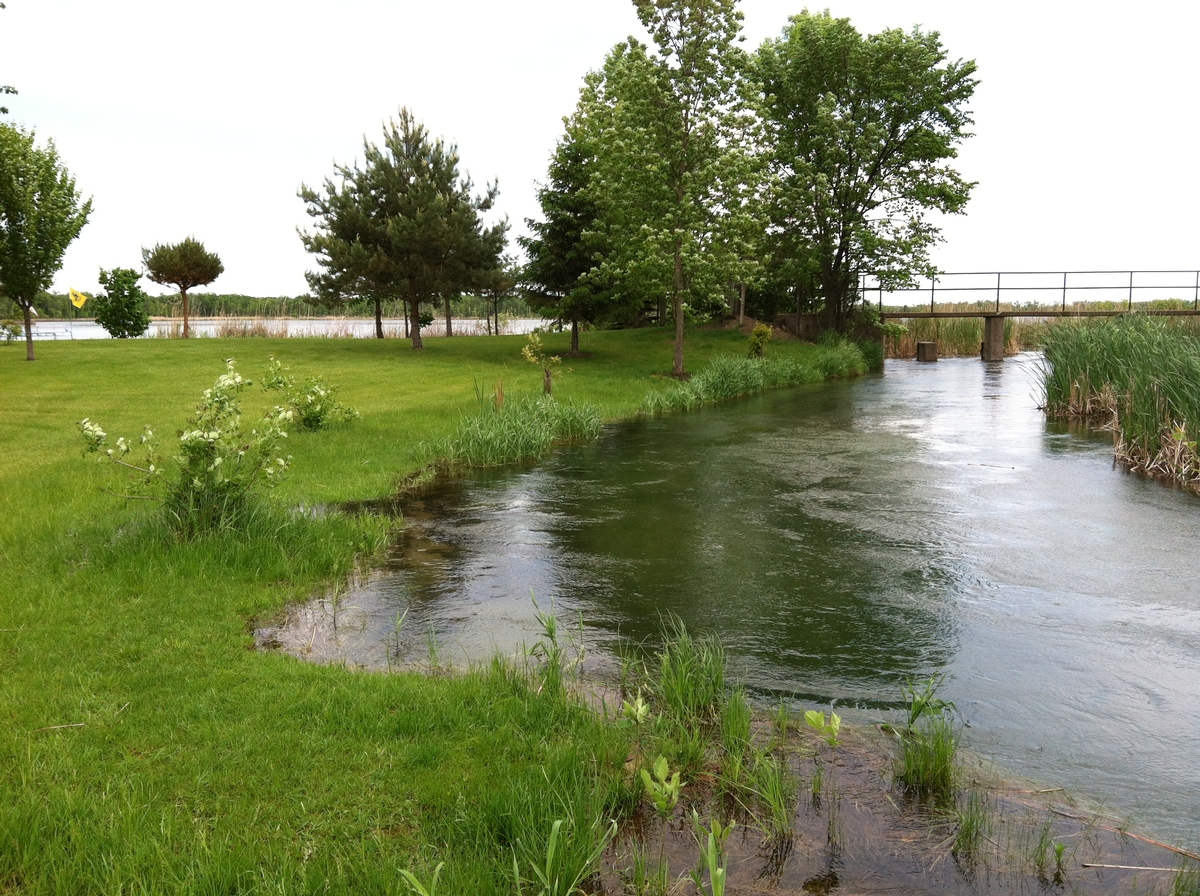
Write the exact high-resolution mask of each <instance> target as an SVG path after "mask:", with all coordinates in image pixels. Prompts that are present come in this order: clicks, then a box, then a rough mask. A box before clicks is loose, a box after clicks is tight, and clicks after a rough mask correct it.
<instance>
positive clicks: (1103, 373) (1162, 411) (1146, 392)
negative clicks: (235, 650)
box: [1043, 315, 1200, 491]
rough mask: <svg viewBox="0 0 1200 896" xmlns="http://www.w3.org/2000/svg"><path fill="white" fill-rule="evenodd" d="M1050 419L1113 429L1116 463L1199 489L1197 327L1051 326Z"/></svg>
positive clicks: (1046, 375) (1134, 323)
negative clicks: (1058, 418)
mask: <svg viewBox="0 0 1200 896" xmlns="http://www.w3.org/2000/svg"><path fill="white" fill-rule="evenodd" d="M1045 352H1046V363H1045V365H1044V367H1043V384H1044V388H1045V408H1046V412H1047V414H1048V415H1050V416H1051V417H1060V418H1068V419H1080V420H1087V421H1089V422H1092V423H1100V424H1103V425H1106V426H1109V427H1111V428H1112V429H1113V431H1114V439H1115V450H1116V456H1117V459H1118V460H1120V461H1121V462H1122V463H1123V464H1124V465H1126V466H1127V467H1128V468H1129V469H1131V470H1133V471H1135V472H1141V473H1147V474H1149V475H1152V476H1156V477H1159V478H1162V479H1166V480H1169V481H1172V482H1177V483H1179V484H1181V485H1183V486H1185V487H1187V488H1190V489H1191V490H1193V491H1200V454H1198V453H1197V448H1196V444H1197V441H1198V440H1200V338H1198V337H1197V336H1196V335H1194V331H1193V329H1192V328H1190V327H1181V326H1178V325H1173V324H1172V323H1171V322H1169V321H1166V320H1161V319H1156V318H1150V317H1144V316H1138V315H1129V316H1127V317H1122V318H1114V319H1112V320H1107V321H1102V322H1093V321H1089V322H1070V323H1061V324H1055V325H1053V326H1051V327H1048V328H1047V335H1046V347H1045Z"/></svg>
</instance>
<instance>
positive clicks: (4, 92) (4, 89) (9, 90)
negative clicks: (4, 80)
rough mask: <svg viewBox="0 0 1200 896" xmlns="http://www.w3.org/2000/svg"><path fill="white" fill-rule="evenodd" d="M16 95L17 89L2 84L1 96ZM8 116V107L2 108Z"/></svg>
mask: <svg viewBox="0 0 1200 896" xmlns="http://www.w3.org/2000/svg"><path fill="white" fill-rule="evenodd" d="M0 9H4V4H3V3H0ZM16 93H17V89H16V88H15V87H10V86H8V85H7V84H0V96H15V95H16ZM7 114H8V107H7V106H0V115H7Z"/></svg>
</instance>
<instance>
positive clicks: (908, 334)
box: [885, 307, 1046, 358]
mask: <svg viewBox="0 0 1200 896" xmlns="http://www.w3.org/2000/svg"><path fill="white" fill-rule="evenodd" d="M940 310H966V309H963V308H958V307H956V308H948V309H940ZM899 323H901V324H903V325H904V327H905V332H904V333H903V334H902V335H900V336H894V337H891V338H888V339H887V340H886V342H885V347H886V351H887V356H888V357H889V358H915V357H916V356H917V343H918V342H936V343H937V346H938V354H939V355H940V356H941V357H968V358H969V357H974V358H978V357H979V349H980V345H981V344H982V343H983V326H984V324H983V318H981V317H951V318H944V319H937V318H932V319H931V318H915V319H909V320H901V321H899ZM1045 330H1046V324H1045V323H1043V322H1041V321H1038V320H1027V319H1024V318H1012V317H1010V318H1006V319H1005V321H1004V352H1005V354H1008V355H1015V354H1017V353H1018V352H1023V351H1032V350H1034V349H1037V348H1040V347H1041V345H1042V339H1043V338H1044V334H1045Z"/></svg>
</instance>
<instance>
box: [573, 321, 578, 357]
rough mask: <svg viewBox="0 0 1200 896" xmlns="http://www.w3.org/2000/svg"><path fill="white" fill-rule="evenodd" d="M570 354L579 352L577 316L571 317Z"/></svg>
mask: <svg viewBox="0 0 1200 896" xmlns="http://www.w3.org/2000/svg"><path fill="white" fill-rule="evenodd" d="M571 354H572V355H578V354H579V318H577V317H573V318H571Z"/></svg>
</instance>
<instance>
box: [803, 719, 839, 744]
mask: <svg viewBox="0 0 1200 896" xmlns="http://www.w3.org/2000/svg"><path fill="white" fill-rule="evenodd" d="M804 721H806V722H807V723H808V726H809V727H810V728H812V729H814V730H815V731H816V732H817V733H818V734H820V735H821V737H822V738H824V739H825V743H827V744H829V748H830V749H831V750H834V749H837V746H838V744H839V743H840V741H839V740H838V732H839V731H841V729H842V719H841V716H839V715H838V714H837V713H836V712H833V711H832V710H830V712H829V721H828V722H826V721H825V713H823V712H820V711H819V710H816V709H810V710H809V711H808V712H806V713H805V714H804Z"/></svg>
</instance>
